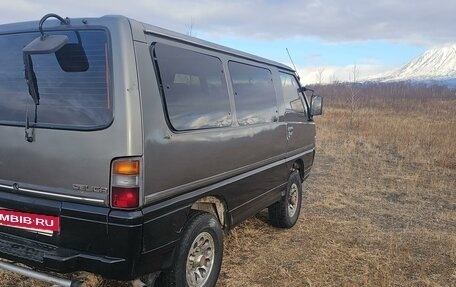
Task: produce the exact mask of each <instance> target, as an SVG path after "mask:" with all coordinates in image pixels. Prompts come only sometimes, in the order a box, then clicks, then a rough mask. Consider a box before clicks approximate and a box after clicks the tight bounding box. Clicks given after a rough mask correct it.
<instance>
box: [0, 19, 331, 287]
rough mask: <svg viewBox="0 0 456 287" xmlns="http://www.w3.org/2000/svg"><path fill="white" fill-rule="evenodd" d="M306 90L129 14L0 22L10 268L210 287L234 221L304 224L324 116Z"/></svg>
mask: <svg viewBox="0 0 456 287" xmlns="http://www.w3.org/2000/svg"><path fill="white" fill-rule="evenodd" d="M49 18H55V19H50V20H48V19H49ZM306 90H307V89H306V88H305V87H302V86H301V85H300V83H299V79H298V77H297V75H296V73H295V71H294V70H293V69H291V68H290V67H288V66H285V65H283V64H280V63H277V62H273V61H270V60H267V59H264V58H260V57H257V56H253V55H250V54H247V53H243V52H240V51H237V50H234V49H230V48H227V47H223V46H219V45H216V44H213V43H209V42H206V41H202V40H199V39H196V38H193V37H188V36H185V35H182V34H179V33H175V32H172V31H168V30H165V29H162V28H158V27H155V26H151V25H147V24H144V23H140V22H138V21H135V20H132V19H128V18H125V17H122V16H104V17H101V18H85V19H68V18H66V19H63V18H61V17H60V16H58V15H55V14H48V15H46V16H45V17H43V19H41V21H39V22H26V23H14V24H7V25H0V257H1V258H3V259H5V260H3V261H1V262H0V267H2V268H6V269H8V270H13V271H16V272H22V273H23V274H26V275H29V276H35V273H36V272H35V271H32V270H30V269H28V268H23V267H19V266H17V265H14V264H12V263H11V262H19V263H23V264H26V265H28V266H30V267H32V268H34V269H35V268H36V269H39V270H44V271H46V270H47V271H55V272H60V273H67V272H73V271H89V272H92V273H96V274H101V275H102V276H104V277H107V278H111V279H117V280H135V279H137V278H142V281H143V282H144V283H145V284H146V285H147V286H200V287H202V286H204V287H207V286H214V285H215V283H216V281H217V277H218V274H219V271H220V266H221V262H222V253H223V231H227V230H229V229H230V228H232V227H233V226H235V225H236V224H238V223H240V222H241V221H243V220H244V219H246V218H248V217H250V216H252V215H254V214H256V213H257V212H259V211H260V210H262V209H264V208H268V209H269V218H270V222H271V224H272V225H274V226H276V227H281V228H289V227H292V226H293V225H294V224H295V223H296V221H297V219H298V216H299V213H300V209H301V203H302V193H303V190H302V182H303V181H304V180H305V179H306V178H307V177H308V176H309V172H310V170H311V167H312V164H313V161H314V155H315V124H314V121H313V116H315V115H319V114H321V111H322V98H321V97H319V96H316V95H312V96H310V97H307V95H306V94H305V91H306ZM39 274H40V275H43V276H44V275H45V274H44V273H43V272H42V271H40V272H39ZM41 278H42V277H41ZM45 278H46V280H48V281H51V282H57V283H58V284H59V285H61V286H80V285H81V282H79V281H70V280H64V279H61V280H60V279H59V278H56V277H54V276H51V275H48V276H46V277H45ZM59 280H60V281H59Z"/></svg>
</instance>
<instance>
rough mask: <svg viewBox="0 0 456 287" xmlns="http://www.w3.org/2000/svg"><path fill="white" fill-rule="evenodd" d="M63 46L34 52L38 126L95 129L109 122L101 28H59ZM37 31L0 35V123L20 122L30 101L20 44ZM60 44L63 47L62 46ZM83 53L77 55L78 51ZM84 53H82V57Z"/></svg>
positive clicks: (31, 104)
mask: <svg viewBox="0 0 456 287" xmlns="http://www.w3.org/2000/svg"><path fill="white" fill-rule="evenodd" d="M49 34H60V35H62V34H63V35H66V36H68V38H69V42H68V44H69V45H68V46H73V48H74V46H77V45H82V48H83V49H79V52H74V50H75V49H71V47H67V48H70V49H63V50H65V52H63V50H62V51H60V52H59V51H58V52H57V53H55V54H45V55H33V56H32V61H33V68H34V71H35V74H36V78H37V83H38V91H39V95H40V104H39V106H38V110H37V111H38V115H37V126H38V127H40V126H43V127H56V128H68V129H94V128H100V127H103V126H106V125H108V124H110V122H111V121H112V100H111V98H110V97H111V95H110V92H109V88H110V86H109V64H108V58H109V57H108V54H109V53H108V39H107V35H106V32H105V31H102V30H83V31H82V30H81V31H59V32H51V33H49ZM39 36H40V34H39V33H20V34H7V35H0V124H12V125H24V123H25V118H26V112H27V110H28V116H29V119H32V118H33V116H32V114H33V110H34V102H33V100H32V97H31V96H30V95H29V93H28V87H27V84H26V82H25V78H24V63H23V57H22V49H23V47H24V46H26V45H27V44H28V43H30V42H31V41H32V40H33V39H35V38H37V37H39ZM64 48H65V47H64ZM81 50H82V51H83V54H82V56H81V52H80V51H81ZM84 53H85V56H83V55H84Z"/></svg>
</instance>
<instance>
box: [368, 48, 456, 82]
mask: <svg viewBox="0 0 456 287" xmlns="http://www.w3.org/2000/svg"><path fill="white" fill-rule="evenodd" d="M368 81H375V82H400V81H410V82H424V83H438V84H442V85H448V86H452V87H456V44H452V45H446V46H440V47H436V48H432V49H430V50H427V51H426V52H424V53H423V54H422V55H420V56H419V57H417V58H415V59H414V60H412V61H410V62H409V63H407V64H405V65H404V66H402V67H401V68H399V69H397V70H393V71H390V72H387V73H384V74H382V75H378V76H375V77H372V78H370V79H368Z"/></svg>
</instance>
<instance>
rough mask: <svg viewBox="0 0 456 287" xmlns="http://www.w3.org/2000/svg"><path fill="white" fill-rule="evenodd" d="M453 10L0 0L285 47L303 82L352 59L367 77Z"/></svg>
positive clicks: (0, 10) (429, 35) (427, 3)
mask: <svg viewBox="0 0 456 287" xmlns="http://www.w3.org/2000/svg"><path fill="white" fill-rule="evenodd" d="M454 11H456V1H454V0H440V1H435V0H434V1H431V0H402V1H397V0H376V1H375V2H374V1H365V0H282V1H272V0H230V1H224V0H193V1H184V0H174V1H172V0H136V1H123V0H110V1H108V0H98V1H92V0H78V1H69V0H60V1H51V0H41V1H33V0H15V1H10V0H0V24H1V23H8V22H17V21H28V20H38V19H40V18H41V17H42V16H43V15H44V14H46V13H50V12H54V13H58V14H60V15H62V16H64V17H65V16H68V17H70V18H71V17H100V16H103V15H107V14H122V15H125V16H127V17H131V18H134V19H137V20H139V21H143V22H147V23H149V24H153V25H157V26H161V27H163V28H168V29H171V30H174V31H177V32H182V33H188V32H189V31H190V30H191V32H192V34H193V35H196V36H197V37H200V38H203V39H205V40H209V41H213V42H216V43H219V44H222V45H226V46H229V47H232V48H236V49H239V50H243V51H246V52H250V53H253V54H256V55H259V56H263V57H266V58H270V59H272V60H275V61H279V62H283V63H286V64H290V61H289V59H288V56H287V54H286V51H285V48H288V49H289V51H290V53H291V54H292V56H293V60H294V62H295V64H296V66H297V69H298V71H299V73H300V74H301V79H302V82H303V83H304V84H310V83H314V82H318V81H322V82H330V81H334V80H338V81H345V80H349V78H350V72H351V71H353V65H356V66H357V69H358V71H359V72H358V73H359V74H358V76H357V78H359V79H362V78H366V77H372V76H373V75H378V74H381V73H385V72H387V71H390V70H394V69H398V68H400V67H401V66H402V65H404V64H406V63H407V62H409V61H410V60H412V59H414V58H416V57H417V56H419V55H420V54H421V53H423V52H424V51H425V50H427V49H429V48H431V47H433V46H440V45H444V44H449V43H451V42H454V41H455V40H454V39H456V29H454ZM190 27H191V29H190ZM318 74H321V75H322V77H319V76H318Z"/></svg>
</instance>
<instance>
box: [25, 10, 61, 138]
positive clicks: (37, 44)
mask: <svg viewBox="0 0 456 287" xmlns="http://www.w3.org/2000/svg"><path fill="white" fill-rule="evenodd" d="M51 17H53V18H57V19H58V20H59V21H60V23H61V24H62V25H69V24H70V20H69V19H68V18H67V19H63V18H62V17H60V16H59V15H56V14H47V15H45V16H44V17H43V18H41V20H40V24H39V30H40V33H41V36H40V37H38V38H36V39H35V40H33V41H32V42H30V43H29V44H28V45H27V46H25V47H24V49H22V58H23V60H24V67H25V81H26V82H27V86H28V91H29V94H30V96H31V97H32V99H33V102H34V104H35V113H34V114H35V116H34V119H33V125H32V126H30V124H29V118H28V108H27V112H26V118H25V140H26V141H28V142H33V141H34V140H35V126H36V122H37V117H38V105H39V104H40V93H39V91H38V81H37V79H36V74H35V71H34V70H33V61H32V55H43V54H53V53H55V52H57V51H58V50H60V48H62V47H63V46H64V45H65V44H66V43H67V42H68V37H67V36H65V35H47V34H44V32H43V24H44V22H45V21H46V20H47V19H49V18H51Z"/></svg>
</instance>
